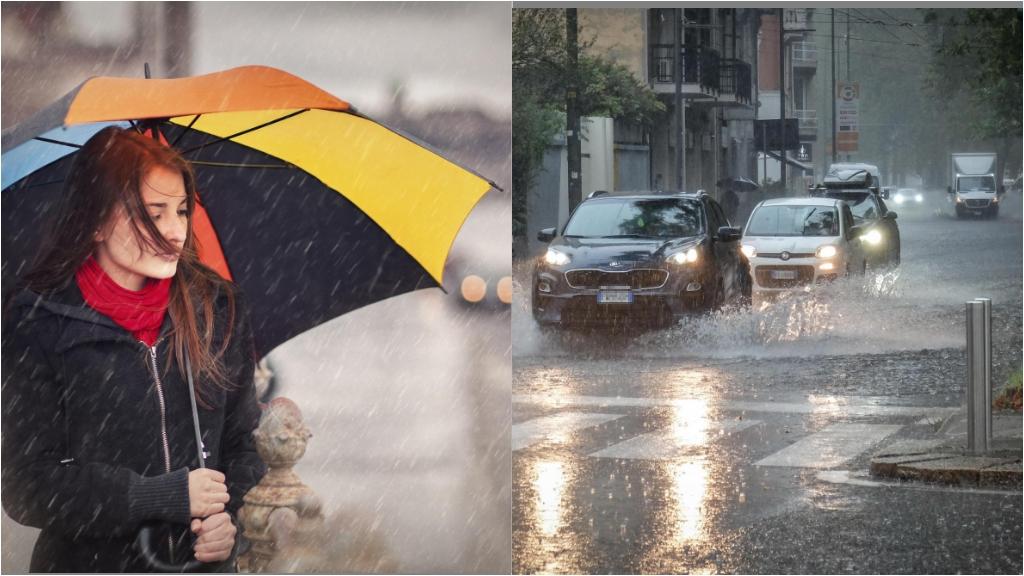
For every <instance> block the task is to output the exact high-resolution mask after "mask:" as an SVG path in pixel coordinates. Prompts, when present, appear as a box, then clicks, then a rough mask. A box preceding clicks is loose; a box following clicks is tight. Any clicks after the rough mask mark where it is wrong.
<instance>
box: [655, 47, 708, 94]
mask: <svg viewBox="0 0 1024 576" xmlns="http://www.w3.org/2000/svg"><path fill="white" fill-rule="evenodd" d="M674 51H675V47H674V46H673V45H672V44H652V45H651V47H650V59H649V62H650V73H649V76H650V80H651V82H654V83H657V84H674V83H675V81H676V76H675V75H676V74H681V80H682V83H683V84H698V85H700V87H701V88H702V89H703V90H704V91H705V92H707V93H709V94H713V93H717V91H718V86H719V61H720V58H719V56H718V52H716V51H714V50H712V49H710V48H705V47H703V46H685V45H684V46H682V47H681V50H680V51H681V54H680V58H675V57H674V54H673V53H674Z"/></svg>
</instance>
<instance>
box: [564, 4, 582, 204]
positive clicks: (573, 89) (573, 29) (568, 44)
mask: <svg viewBox="0 0 1024 576" xmlns="http://www.w3.org/2000/svg"><path fill="white" fill-rule="evenodd" d="M578 33H579V29H578V28H577V24H576V9H575V8H566V9H565V49H566V53H567V54H566V55H567V56H568V60H569V87H568V89H567V90H566V93H565V124H566V126H565V141H566V152H567V162H566V164H567V165H568V172H569V174H568V177H569V180H568V182H569V212H572V211H573V210H575V209H576V207H577V206H579V204H580V202H582V201H583V180H582V178H581V174H580V171H581V169H582V150H581V148H580V146H581V144H580V111H579V106H578V104H577V97H578V95H579V78H580V74H579V42H578V39H577V35H578Z"/></svg>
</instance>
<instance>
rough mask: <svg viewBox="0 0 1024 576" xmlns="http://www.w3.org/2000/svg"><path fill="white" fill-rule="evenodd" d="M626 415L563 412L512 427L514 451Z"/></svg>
mask: <svg viewBox="0 0 1024 576" xmlns="http://www.w3.org/2000/svg"><path fill="white" fill-rule="evenodd" d="M623 416H624V414H587V413H582V412H561V413H559V414H554V415H552V416H543V417H541V418H534V419H533V420H527V421H526V422H520V423H519V424H513V425H512V450H522V449H523V448H529V447H530V446H533V445H534V444H537V443H540V442H543V441H545V440H548V439H551V438H558V437H559V436H560V435H568V434H571V433H572V432H575V431H576V430H582V429H584V428H590V427H592V426H597V425H599V424H604V423H605V422H611V421H612V420H616V419H618V418H622V417H623Z"/></svg>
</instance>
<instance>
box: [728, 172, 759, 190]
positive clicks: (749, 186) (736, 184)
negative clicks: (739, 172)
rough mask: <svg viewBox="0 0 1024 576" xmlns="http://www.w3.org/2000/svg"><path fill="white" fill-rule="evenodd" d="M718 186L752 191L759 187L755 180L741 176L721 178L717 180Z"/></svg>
mask: <svg viewBox="0 0 1024 576" xmlns="http://www.w3.org/2000/svg"><path fill="white" fill-rule="evenodd" d="M718 186H719V187H720V188H731V189H732V190H733V191H734V192H753V191H755V190H759V189H760V188H761V187H760V186H758V184H757V182H754V181H753V180H750V179H749V178H744V177H742V176H741V177H739V178H722V179H721V180H719V181H718Z"/></svg>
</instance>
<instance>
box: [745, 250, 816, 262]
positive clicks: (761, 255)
mask: <svg viewBox="0 0 1024 576" xmlns="http://www.w3.org/2000/svg"><path fill="white" fill-rule="evenodd" d="M812 256H814V252H810V253H804V252H790V253H789V258H790V259H793V258H810V257H812ZM757 257H758V258H778V259H780V260H781V259H782V252H758V253H757Z"/></svg>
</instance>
